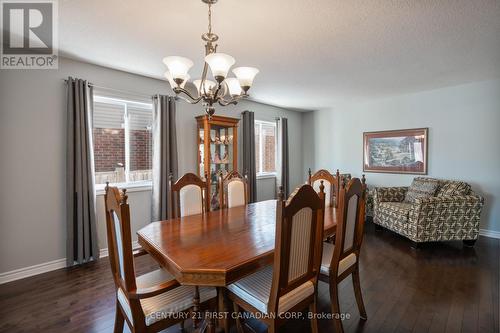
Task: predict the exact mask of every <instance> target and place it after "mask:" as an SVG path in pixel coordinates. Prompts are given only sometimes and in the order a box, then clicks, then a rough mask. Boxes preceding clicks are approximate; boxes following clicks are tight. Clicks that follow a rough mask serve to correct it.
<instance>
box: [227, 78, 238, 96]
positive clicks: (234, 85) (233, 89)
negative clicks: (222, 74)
mask: <svg viewBox="0 0 500 333" xmlns="http://www.w3.org/2000/svg"><path fill="white" fill-rule="evenodd" d="M224 82H226V86H227V88H228V89H229V94H230V95H231V96H235V95H239V94H241V87H240V83H239V81H238V79H237V78H234V77H228V78H227V79H225V80H224Z"/></svg>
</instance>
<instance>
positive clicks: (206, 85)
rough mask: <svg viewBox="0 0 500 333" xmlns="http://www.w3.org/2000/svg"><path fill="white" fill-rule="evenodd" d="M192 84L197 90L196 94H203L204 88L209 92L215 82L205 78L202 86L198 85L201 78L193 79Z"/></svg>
mask: <svg viewBox="0 0 500 333" xmlns="http://www.w3.org/2000/svg"><path fill="white" fill-rule="evenodd" d="M193 84H194V86H195V87H196V90H198V94H204V93H205V90H206V92H209V91H210V90H212V89H214V88H215V87H216V86H217V83H215V82H214V81H210V80H205V83H204V84H203V87H200V86H201V80H194V81H193Z"/></svg>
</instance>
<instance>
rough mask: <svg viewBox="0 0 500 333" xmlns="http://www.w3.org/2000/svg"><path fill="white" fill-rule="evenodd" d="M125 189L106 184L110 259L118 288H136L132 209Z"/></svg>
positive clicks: (105, 199) (105, 195)
mask: <svg viewBox="0 0 500 333" xmlns="http://www.w3.org/2000/svg"><path fill="white" fill-rule="evenodd" d="M127 198H128V196H127V194H126V190H125V189H124V190H123V191H122V192H121V193H120V191H119V190H118V188H117V187H112V186H109V185H106V191H105V194H104V201H105V208H106V229H107V238H108V252H109V261H110V263H111V271H112V272H113V278H114V280H115V285H116V287H117V288H122V289H123V290H133V289H135V287H136V286H135V271H134V256H133V252H132V238H131V232H130V210H129V205H128V203H127Z"/></svg>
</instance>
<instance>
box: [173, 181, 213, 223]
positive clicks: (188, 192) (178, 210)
mask: <svg viewBox="0 0 500 333" xmlns="http://www.w3.org/2000/svg"><path fill="white" fill-rule="evenodd" d="M205 178H206V177H205ZM169 181H170V188H171V191H172V195H171V198H172V215H173V216H172V217H173V218H177V217H183V216H188V215H196V214H202V213H205V212H208V211H209V209H210V206H209V200H210V198H209V191H208V183H207V182H206V181H204V180H202V179H201V178H200V177H198V176H197V175H195V174H194V173H186V174H185V175H184V176H182V177H181V178H179V180H177V182H175V184H172V175H170V180H169Z"/></svg>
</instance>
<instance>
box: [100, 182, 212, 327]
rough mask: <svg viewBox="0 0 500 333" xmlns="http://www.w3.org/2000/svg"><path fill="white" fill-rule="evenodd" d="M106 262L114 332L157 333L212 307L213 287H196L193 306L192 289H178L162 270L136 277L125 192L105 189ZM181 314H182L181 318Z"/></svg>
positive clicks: (183, 287)
mask: <svg viewBox="0 0 500 333" xmlns="http://www.w3.org/2000/svg"><path fill="white" fill-rule="evenodd" d="M104 202H105V209H106V229H107V239H108V249H109V261H110V263H111V272H112V274H113V279H114V282H115V289H116V314H115V326H114V332H115V333H116V332H122V331H123V326H124V323H125V322H127V325H128V327H129V328H130V331H131V332H133V333H135V332H158V331H161V330H163V329H165V328H167V327H170V326H172V325H174V324H177V323H181V322H182V321H183V320H184V319H186V318H189V317H190V313H191V308H192V307H194V306H196V307H197V308H200V309H205V308H214V306H215V305H216V297H217V291H216V289H215V288H209V287H203V288H199V290H198V294H199V295H198V294H197V295H198V296H199V302H200V304H194V301H193V299H194V295H195V292H196V289H195V287H193V286H181V285H180V284H179V283H178V282H177V281H176V280H175V279H174V277H173V276H172V275H171V274H169V273H168V272H167V271H165V270H163V269H158V270H155V271H152V272H149V273H146V274H144V275H140V276H136V275H135V268H134V255H133V252H132V236H131V231H130V208H129V205H128V203H127V194H126V190H123V191H122V192H121V193H120V191H119V190H118V188H116V187H110V186H106V192H105V194H104ZM181 313H182V315H181Z"/></svg>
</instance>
